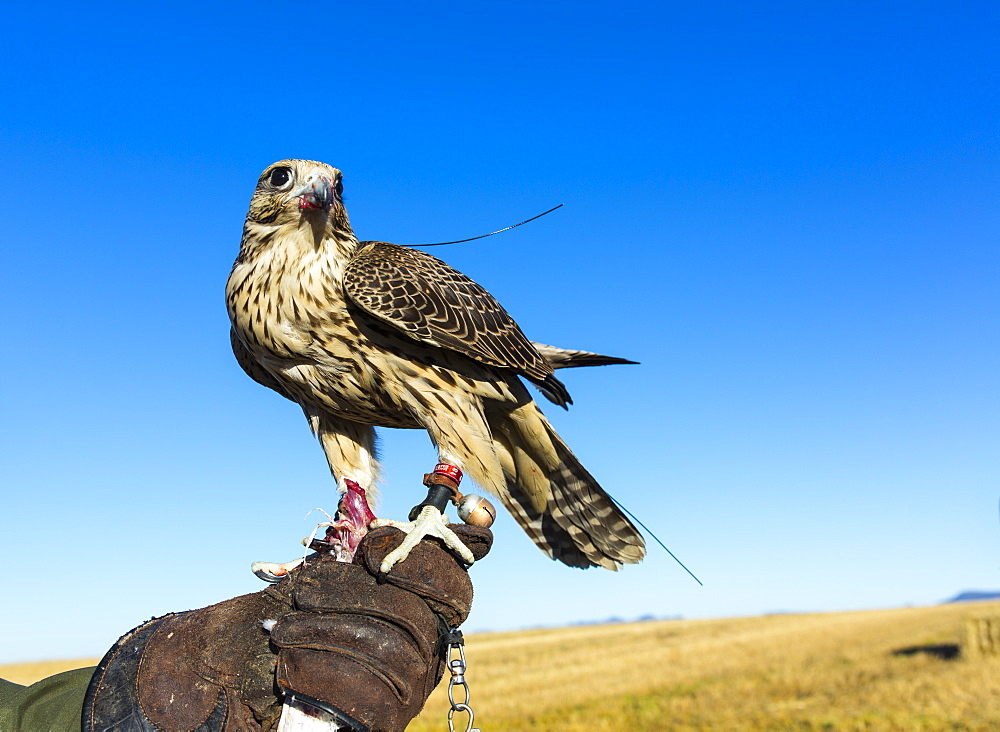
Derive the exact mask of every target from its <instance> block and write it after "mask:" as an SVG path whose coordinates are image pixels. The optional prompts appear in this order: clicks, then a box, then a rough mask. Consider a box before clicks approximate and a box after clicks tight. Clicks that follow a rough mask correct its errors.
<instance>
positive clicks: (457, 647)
mask: <svg viewBox="0 0 1000 732" xmlns="http://www.w3.org/2000/svg"><path fill="white" fill-rule="evenodd" d="M443 642H444V643H445V644H447V649H446V651H445V660H447V661H448V670H449V671H451V678H450V679H449V680H448V701H449V702H451V709H449V710H448V730H449V732H455V712H465V713H466V714H468V715H469V722H468V724H466V725H465V732H479V730H478V729H476V728H475V727H473V726H472V721H473V720H474V719H475V717H476V715H475V714H473V712H472V707H471V706H470V705H469V700H470V697H469V685H468V684H467V683H465V638H464V637H463V636H462V631H460V630H459V629H458V628H452V629H451V630H450V631H449V632H448V633H446V634H445V636H444V638H443ZM456 651H457V652H458V653H457V655H456ZM456 688H461V696H462V698H461V700H460V701H456V699H455V689H456Z"/></svg>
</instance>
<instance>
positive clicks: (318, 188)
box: [285, 173, 333, 210]
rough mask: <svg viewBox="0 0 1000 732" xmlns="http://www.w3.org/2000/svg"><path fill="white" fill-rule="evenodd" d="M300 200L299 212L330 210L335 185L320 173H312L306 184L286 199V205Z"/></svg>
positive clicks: (293, 190)
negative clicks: (294, 200)
mask: <svg viewBox="0 0 1000 732" xmlns="http://www.w3.org/2000/svg"><path fill="white" fill-rule="evenodd" d="M293 198H297V199H299V210H302V209H306V208H311V209H321V208H329V207H330V204H331V203H332V202H333V184H332V181H331V180H330V178H328V177H327V176H325V175H322V174H320V173H312V174H310V175H309V177H308V178H306V180H305V182H304V183H303V184H302V185H300V186H298V187H297V188H294V189H292V191H291V192H290V193H289V194H288V196H286V197H285V203H288V202H289V201H291V200H292V199H293Z"/></svg>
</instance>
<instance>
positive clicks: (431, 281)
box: [344, 241, 573, 407]
mask: <svg viewBox="0 0 1000 732" xmlns="http://www.w3.org/2000/svg"><path fill="white" fill-rule="evenodd" d="M344 288H345V290H346V291H347V295H348V297H350V298H351V300H353V301H354V303H356V304H357V305H358V306H360V307H361V308H362V309H364V310H365V311H367V312H368V313H370V314H372V315H374V316H375V317H377V318H379V319H380V320H383V321H385V322H386V323H389V324H390V325H393V326H394V327H396V328H398V329H399V330H401V331H403V332H404V333H406V334H407V335H409V336H411V337H412V338H415V339H416V340H418V341H421V342H422V343H427V344H429V345H432V346H438V347H439V348H447V349H450V350H452V351H457V352H459V353H462V354H465V355H466V356H469V357H471V358H474V359H476V360H477V361H481V362H482V363H485V364H489V365H490V366H498V367H500V368H505V369H512V370H514V371H516V372H517V373H519V374H521V375H522V376H524V377H525V378H526V379H528V380H529V381H531V382H532V383H534V384H535V385H536V386H537V387H538V388H539V389H541V391H542V393H543V394H544V395H545V396H546V397H547V398H548V399H549V400H550V401H552V402H555V403H556V404H558V405H559V406H561V407H565V406H566V405H567V404H572V403H573V400H572V399H570V396H569V393H568V392H567V391H566V387H565V386H564V385H563V383H562V382H561V381H559V380H558V379H557V378H556V377H555V376H554V375H553V371H552V366H551V365H549V363H548V362H547V361H546V360H545V359H544V358H542V356H541V354H539V353H538V351H537V350H536V349H535V347H534V346H533V345H532V343H531V341H529V340H528V339H527V338H526V337H525V336H524V333H522V332H521V329H520V328H519V327H518V325H517V323H515V322H514V319H513V318H511V317H510V315H508V314H507V311H506V310H504V309H503V308H502V307H501V306H500V303H498V302H497V301H496V300H495V299H494V298H493V296H492V295H490V293H488V292H487V291H486V290H484V289H483V288H482V287H480V286H479V285H478V284H476V283H475V282H473V281H472V280H470V279H469V278H468V277H466V276H465V275H463V274H462V273H461V272H459V271H458V270H455V269H452V268H451V267H449V266H448V265H447V264H445V263H444V262H442V261H441V260H440V259H438V258H437V257H432V256H431V255H430V254H427V253H425V252H421V251H418V250H416V249H410V248H409V247H403V246H399V245H398V244H388V243H386V242H380V241H375V242H362V244H361V248H360V249H359V250H358V252H357V254H355V255H354V257H352V258H351V261H350V262H349V263H348V264H347V267H346V268H345V270H344Z"/></svg>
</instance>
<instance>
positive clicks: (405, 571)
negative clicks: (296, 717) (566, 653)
mask: <svg viewBox="0 0 1000 732" xmlns="http://www.w3.org/2000/svg"><path fill="white" fill-rule="evenodd" d="M451 528H452V529H453V530H454V531H455V533H456V534H458V536H459V537H460V538H461V539H462V541H463V542H464V543H465V544H466V546H468V547H469V549H471V550H472V552H473V555H474V556H475V557H476V559H477V560H478V559H480V558H482V557H483V556H485V555H486V553H487V552H488V551H489V549H490V545H491V544H492V541H493V535H492V533H491V532H490V531H489V530H488V529H481V528H476V527H472V526H465V525H452V526H451ZM402 538H403V534H402V532H401V531H399V530H398V529H394V528H388V527H386V528H380V529H375V530H374V531H372V532H370V533H369V534H368V535H367V536H366V537H365V538H364V539H363V540H362V542H361V544H360V546H359V547H358V551H357V554H356V555H355V557H354V563H353V564H345V563H343V562H338V561H336V560H334V558H333V557H332V556H330V555H329V554H327V553H317V554H313V555H311V556H309V557H308V558H307V559H306V561H305V563H303V564H302V565H300V566H299V567H298V568H296V569H294V570H292V571H291V572H289V574H288V575H287V576H286V577H285V578H284V579H282V581H281V582H279V583H278V584H275V585H272V586H270V587H268V588H267V589H265V590H262V591H261V592H255V593H253V594H250V595H243V596H241V597H236V598H233V599H231V600H226V601H225V602H220V603H219V604H217V605H211V606H209V607H206V608H202V609H200V610H191V611H189V612H185V613H175V614H171V615H166V616H164V617H161V618H153V619H152V620H149V621H147V622H146V623H143V624H142V625H140V626H139V627H138V628H136V629H134V630H132V631H131V632H129V633H127V634H125V635H124V636H123V637H122V638H121V639H120V640H119V641H118V642H117V643H116V644H115V645H114V647H113V648H112V649H111V650H110V651H108V653H107V654H106V655H105V657H104V659H103V660H102V661H101V663H100V665H99V666H98V667H97V670H96V671H95V673H94V676H93V678H92V680H91V682H90V687H89V688H88V690H87V697H86V701H85V704H84V713H83V729H84V732H98V731H100V732H103V731H104V730H115V732H131V731H132V730H136V731H138V730H142V731H146V730H149V731H152V730H163V731H165V732H174V731H177V732H181V731H183V732H191V731H192V730H198V731H201V732H217V731H218V732H222V731H225V732H232V731H235V730H241V731H244V730H247V731H248V730H264V731H265V732H269V731H271V730H274V729H276V728H277V725H278V720H279V718H280V716H281V710H282V702H283V700H284V699H296V700H299V701H303V702H306V703H307V704H309V705H311V706H313V707H317V708H319V709H322V710H324V711H326V712H327V713H328V714H331V715H333V717H334V718H335V719H337V720H338V722H339V723H340V724H341V725H343V726H345V727H346V728H347V729H355V730H370V731H371V732H375V731H376V730H386V731H392V730H403V729H404V728H405V727H406V725H407V724H408V723H409V721H410V720H411V719H413V717H415V716H416V715H417V713H418V712H419V711H420V709H421V708H422V707H423V705H424V701H425V700H426V699H427V696H428V695H429V694H430V692H431V690H432V689H433V688H434V687H435V686H436V685H437V684H438V682H439V681H440V680H441V676H442V674H443V671H444V665H445V658H444V652H443V649H442V648H441V647H440V646H441V643H440V639H441V637H442V635H443V634H444V633H446V632H447V631H448V630H449V629H451V628H454V627H457V626H458V625H460V624H461V623H462V622H463V621H464V620H465V618H466V617H467V616H468V614H469V609H470V607H471V604H472V583H471V581H470V580H469V576H468V574H467V573H466V571H465V568H464V566H463V565H462V564H461V562H460V561H459V560H458V559H457V558H456V557H455V556H454V555H453V554H452V553H451V552H450V551H448V550H447V549H445V548H444V546H443V544H442V543H441V542H439V541H437V540H434V539H425V540H423V541H421V542H420V544H418V545H417V546H416V547H415V548H414V549H413V551H412V552H411V553H410V555H409V557H408V558H407V559H406V560H404V561H402V562H400V563H399V564H397V565H396V566H395V567H393V569H392V570H391V571H390V572H389V573H388V574H387V575H379V565H380V564H381V562H382V558H383V557H385V555H386V554H388V553H389V552H390V551H392V550H393V549H394V548H395V547H396V546H398V545H399V543H400V542H401V541H402Z"/></svg>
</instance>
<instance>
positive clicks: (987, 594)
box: [944, 590, 1000, 604]
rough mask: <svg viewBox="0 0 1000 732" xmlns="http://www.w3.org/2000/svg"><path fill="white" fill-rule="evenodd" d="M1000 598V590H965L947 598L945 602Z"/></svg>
mask: <svg viewBox="0 0 1000 732" xmlns="http://www.w3.org/2000/svg"><path fill="white" fill-rule="evenodd" d="M998 598H1000V590H965V591H964V592H959V593H958V594H957V595H955V596H954V597H952V598H951V599H949V600H945V601H944V604H947V603H949V602H973V601H975V600H996V599H998Z"/></svg>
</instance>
